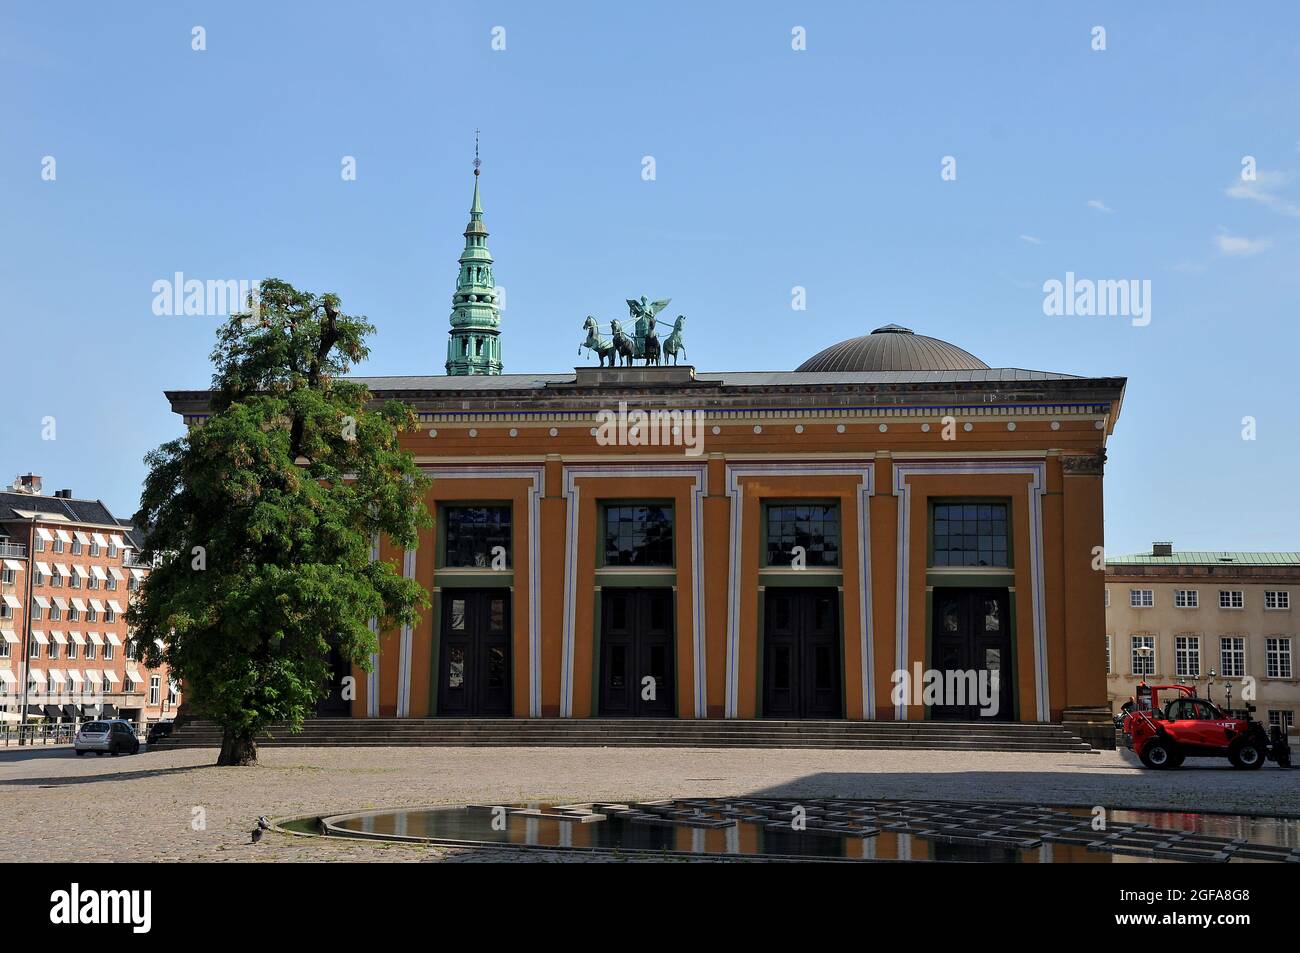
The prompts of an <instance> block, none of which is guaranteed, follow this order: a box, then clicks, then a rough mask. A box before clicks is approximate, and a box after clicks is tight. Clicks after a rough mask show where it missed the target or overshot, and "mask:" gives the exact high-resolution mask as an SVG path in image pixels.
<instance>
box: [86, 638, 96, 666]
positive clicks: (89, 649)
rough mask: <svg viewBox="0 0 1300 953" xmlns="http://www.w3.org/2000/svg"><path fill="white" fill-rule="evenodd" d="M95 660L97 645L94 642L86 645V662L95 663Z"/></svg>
mask: <svg viewBox="0 0 1300 953" xmlns="http://www.w3.org/2000/svg"><path fill="white" fill-rule="evenodd" d="M94 658H95V643H94V642H93V641H91V642H87V643H86V661H87V662H90V661H93V660H94Z"/></svg>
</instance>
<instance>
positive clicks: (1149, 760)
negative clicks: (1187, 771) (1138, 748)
mask: <svg viewBox="0 0 1300 953" xmlns="http://www.w3.org/2000/svg"><path fill="white" fill-rule="evenodd" d="M1139 757H1140V758H1141V759H1142V763H1143V764H1145V765H1146V766H1147V767H1148V768H1151V769H1152V770H1154V771H1164V770H1165V769H1167V768H1173V767H1177V765H1175V764H1174V759H1175V758H1177V757H1178V753H1177V750H1176V749H1175V748H1174V746H1173V745H1172V744H1171V743H1169V742H1167V741H1165V740H1164V739H1162V738H1152V739H1151V740H1150V741H1148V742H1147V743H1146V744H1145V745H1144V746H1143V748H1142V754H1141V755H1139Z"/></svg>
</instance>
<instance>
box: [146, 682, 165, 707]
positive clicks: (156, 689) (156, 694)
mask: <svg viewBox="0 0 1300 953" xmlns="http://www.w3.org/2000/svg"><path fill="white" fill-rule="evenodd" d="M161 696H162V676H160V675H150V676H149V704H150V705H158V704H160V703H161V702H162V697H161Z"/></svg>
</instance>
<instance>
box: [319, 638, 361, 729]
mask: <svg viewBox="0 0 1300 953" xmlns="http://www.w3.org/2000/svg"><path fill="white" fill-rule="evenodd" d="M328 664H329V667H330V674H329V682H328V684H326V686H325V688H326V689H327V690H328V692H329V694H328V695H326V696H325V697H324V698H320V699H317V701H316V714H317V715H318V716H319V717H322V718H339V717H346V716H347V715H350V714H352V702H350V701H348V700H347V699H345V698H344V697H343V684H344V683H343V679H344V678H346V677H347V676H349V675H351V674H352V666H351V665H350V664H349V663H348V662H347V660H346V659H344V658H343V654H342V653H341V652H340V651H339V650H338V647H337V646H334V645H331V646H330V651H329V659H328Z"/></svg>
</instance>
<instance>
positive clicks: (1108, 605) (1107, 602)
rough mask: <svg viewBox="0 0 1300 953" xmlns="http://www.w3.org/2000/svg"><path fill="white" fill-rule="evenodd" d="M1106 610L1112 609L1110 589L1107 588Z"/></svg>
mask: <svg viewBox="0 0 1300 953" xmlns="http://www.w3.org/2000/svg"><path fill="white" fill-rule="evenodd" d="M1106 608H1107V609H1109V608H1110V587H1109V586H1107V587H1106Z"/></svg>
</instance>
